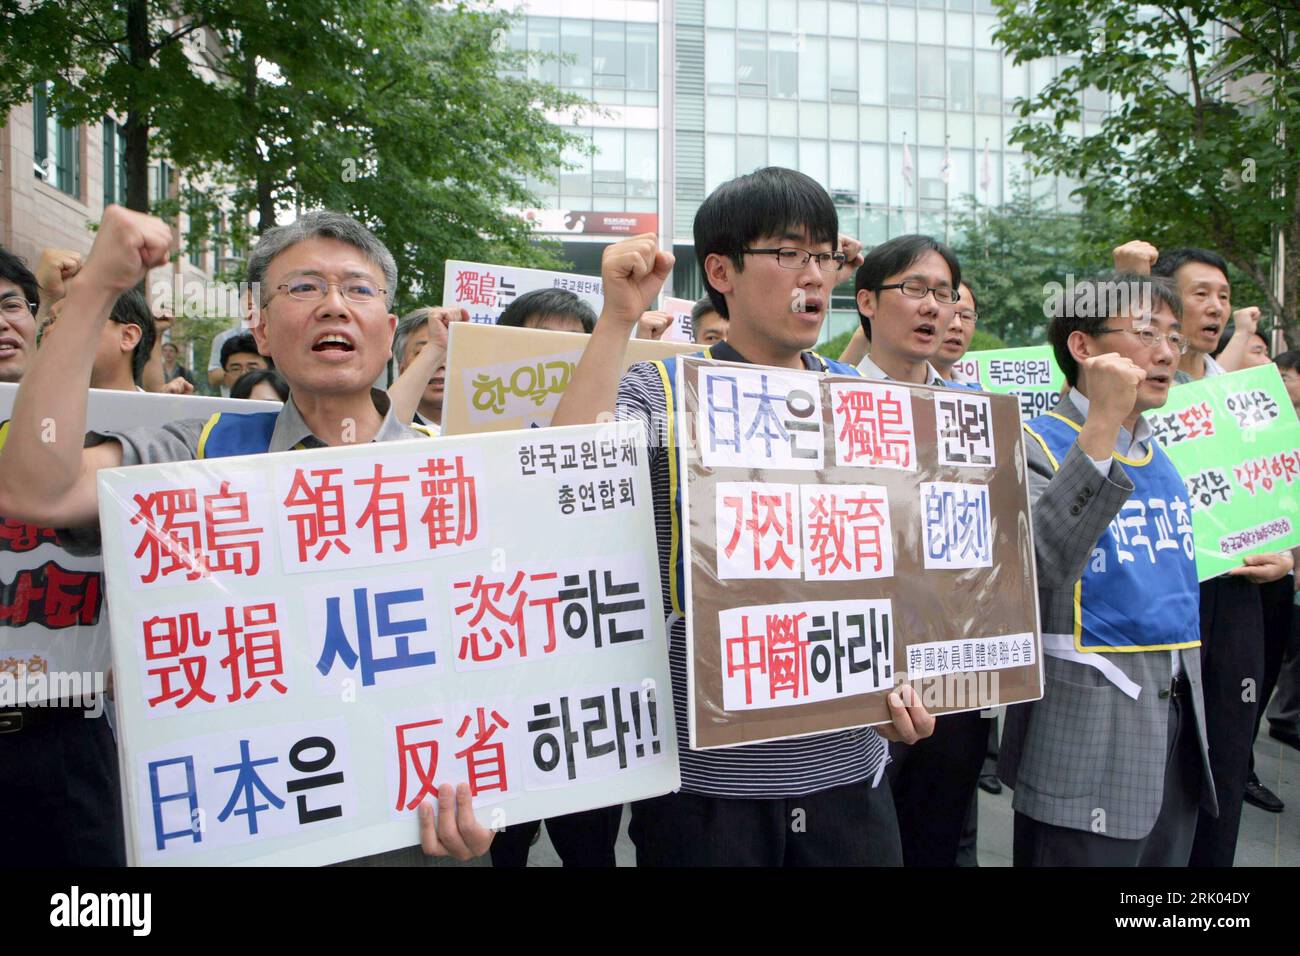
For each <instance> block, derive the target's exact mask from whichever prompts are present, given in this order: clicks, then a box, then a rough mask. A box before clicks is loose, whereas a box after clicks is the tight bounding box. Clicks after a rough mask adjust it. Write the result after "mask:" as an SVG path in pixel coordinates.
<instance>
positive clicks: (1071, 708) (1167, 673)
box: [998, 396, 1218, 840]
mask: <svg viewBox="0 0 1300 956" xmlns="http://www.w3.org/2000/svg"><path fill="white" fill-rule="evenodd" d="M1056 411H1057V413H1058V414H1060V415H1062V416H1064V417H1066V418H1069V419H1070V420H1071V421H1074V422H1076V423H1078V424H1083V420H1084V419H1083V414H1082V413H1081V412H1080V411H1079V409H1078V407H1077V406H1075V405H1074V403H1073V402H1071V401H1070V399H1069V397H1068V396H1067V397H1066V398H1064V399H1063V400H1062V401H1061V403H1060V405H1059V406H1058V407H1057V409H1056ZM1025 448H1026V451H1027V453H1028V454H1027V466H1028V471H1029V490H1030V501H1031V505H1032V512H1033V523H1034V550H1035V560H1036V562H1037V566H1038V600H1039V614H1040V619H1041V622H1042V629H1043V633H1044V634H1049V633H1054V634H1069V633H1071V632H1072V631H1073V629H1074V584H1075V582H1076V581H1078V580H1079V578H1080V577H1081V576H1082V575H1083V572H1084V570H1085V568H1086V567H1087V563H1088V560H1089V558H1090V557H1091V555H1092V551H1093V548H1094V546H1095V545H1096V543H1097V540H1098V539H1099V538H1100V537H1101V535H1102V533H1103V532H1104V531H1105V530H1106V527H1107V525H1108V524H1109V523H1110V521H1111V519H1113V518H1114V517H1115V516H1116V515H1118V514H1119V511H1120V509H1121V508H1122V507H1123V505H1124V502H1125V501H1127V500H1128V497H1129V495H1130V494H1131V493H1132V491H1133V482H1132V481H1131V480H1130V479H1129V477H1128V475H1127V473H1126V472H1125V471H1124V467H1123V465H1122V464H1121V463H1120V462H1119V461H1118V460H1115V461H1112V462H1111V467H1110V473H1109V475H1107V476H1106V477H1105V478H1103V477H1102V476H1101V474H1100V473H1099V472H1098V470H1097V468H1096V466H1095V465H1093V463H1092V461H1091V460H1090V459H1089V458H1088V456H1087V455H1086V454H1085V453H1084V452H1083V450H1082V449H1081V448H1080V447H1079V446H1078V444H1077V443H1076V444H1075V445H1074V446H1073V447H1071V449H1070V451H1069V453H1068V454H1067V455H1066V456H1065V459H1064V460H1063V461H1061V462H1060V466H1061V467H1060V471H1059V472H1056V471H1055V470H1054V469H1053V468H1052V464H1051V462H1050V461H1049V460H1048V459H1047V457H1046V456H1045V455H1044V454H1043V449H1042V448H1041V447H1040V446H1039V445H1038V443H1037V442H1036V441H1034V440H1033V439H1032V438H1026V441H1025ZM1198 627H1199V622H1198ZM1170 653H1171V652H1169V651H1150V652H1138V653H1125V654H1107V655H1106V657H1107V659H1108V660H1109V661H1110V662H1111V663H1113V664H1114V665H1115V666H1116V667H1118V668H1119V669H1120V670H1121V671H1123V673H1124V674H1125V675H1126V676H1127V677H1128V678H1129V679H1130V680H1132V681H1133V682H1134V683H1136V684H1139V685H1140V686H1141V688H1142V691H1141V693H1140V694H1139V695H1138V698H1137V700H1133V699H1132V698H1130V697H1129V696H1128V695H1126V694H1125V693H1124V692H1123V691H1121V690H1120V689H1119V688H1118V687H1116V686H1115V685H1114V684H1112V683H1111V682H1110V681H1109V680H1107V679H1106V677H1105V676H1104V675H1103V674H1102V673H1101V672H1100V671H1098V670H1097V669H1096V668H1094V667H1089V666H1087V665H1086V664H1080V663H1077V662H1075V661H1071V660H1063V659H1061V658H1058V657H1051V656H1048V655H1047V654H1044V655H1043V671H1044V677H1045V685H1044V688H1043V699H1042V700H1040V701H1036V702H1034V703H1030V704H1019V705H1015V706H1012V707H1009V708H1008V709H1007V717H1006V724H1005V727H1004V730H1003V734H1002V746H1001V751H1000V756H999V758H998V776H999V777H1001V778H1002V780H1003V781H1004V782H1005V783H1006V784H1007V785H1008V786H1010V787H1012V788H1013V789H1014V790H1015V799H1014V801H1013V806H1014V807H1015V809H1016V810H1017V811H1018V812H1020V813H1024V814H1026V815H1027V816H1029V817H1032V818H1033V819H1035V820H1038V821H1041V822H1043V823H1050V824H1053V825H1055V826H1060V827H1068V828H1070V829H1074V830H1089V831H1092V832H1097V833H1101V834H1104V835H1105V836H1110V837H1115V838H1118V839H1126V840H1133V839H1140V838H1142V837H1145V836H1146V835H1147V834H1148V833H1150V832H1151V829H1152V827H1154V826H1155V822H1156V817H1157V816H1158V815H1159V813H1160V804H1161V802H1162V799H1163V794H1164V777H1165V757H1166V753H1167V750H1168V726H1169V707H1170V701H1169V699H1168V691H1169V685H1170V678H1171V674H1172V663H1171V658H1170ZM1177 653H1178V654H1179V655H1180V657H1181V660H1182V666H1183V672H1184V673H1185V674H1186V675H1187V678H1188V682H1189V683H1190V685H1191V699H1192V706H1193V710H1194V712H1195V716H1196V733H1197V737H1198V740H1199V742H1200V750H1201V766H1202V779H1201V793H1200V800H1201V805H1202V806H1203V807H1205V808H1206V809H1207V810H1208V811H1209V812H1211V813H1216V814H1217V812H1218V806H1217V803H1216V801H1215V795H1214V784H1213V781H1212V778H1211V776H1210V761H1209V751H1208V749H1207V747H1206V736H1205V702H1204V697H1203V694H1202V690H1201V656H1200V649H1199V648H1195V647H1193V648H1188V649H1185V650H1181V651H1178V652H1177ZM1162 693H1163V694H1164V696H1161V695H1162ZM1098 811H1100V813H1099V812H1098Z"/></svg>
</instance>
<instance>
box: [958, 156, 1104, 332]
mask: <svg viewBox="0 0 1300 956" xmlns="http://www.w3.org/2000/svg"><path fill="white" fill-rule="evenodd" d="M1080 226H1081V217H1080V216H1078V215H1061V214H1057V213H1055V212H1053V211H1052V210H1050V209H1049V208H1048V206H1047V201H1046V200H1045V199H1043V198H1041V197H1037V196H1035V195H1034V194H1033V192H1032V191H1031V189H1030V187H1029V185H1028V184H1027V183H1026V182H1024V181H1019V182H1017V183H1015V184H1014V186H1013V192H1012V196H1011V199H1009V200H1008V201H1007V202H1005V203H1003V204H1002V205H1000V206H996V207H989V206H984V205H982V204H979V203H977V202H976V201H975V200H974V198H973V197H970V196H968V197H966V198H965V200H964V201H963V202H962V203H961V204H960V205H959V206H958V207H957V211H956V212H955V213H954V216H953V228H954V234H955V236H956V237H957V238H956V239H955V240H954V242H953V244H952V246H953V251H954V252H955V253H956V254H957V257H958V258H959V259H960V260H961V274H962V278H963V279H965V280H966V281H967V282H969V283H970V286H971V288H972V289H974V290H975V297H976V299H977V300H978V302H979V316H980V321H979V330H980V331H982V332H986V333H988V334H989V335H990V336H991V337H993V338H995V339H997V340H1000V341H1001V342H1003V343H1005V344H1006V345H1007V346H1008V347H1011V346H1019V345H1040V344H1042V342H1043V341H1044V340H1045V335H1046V331H1047V318H1046V317H1045V315H1044V312H1043V305H1044V302H1045V300H1046V298H1047V295H1048V291H1047V288H1046V287H1047V285H1048V284H1049V283H1052V282H1064V281H1065V277H1066V276H1067V275H1068V274H1071V273H1073V274H1074V275H1076V276H1079V277H1082V276H1084V275H1088V274H1090V273H1093V272H1096V271H1097V270H1098V269H1100V268H1104V267H1106V266H1107V265H1108V262H1107V261H1106V258H1103V256H1104V253H1103V251H1102V250H1099V249H1096V248H1093V247H1090V246H1089V245H1088V244H1087V243H1086V242H1084V241H1082V240H1081V228H1080ZM972 347H974V343H972ZM981 347H982V348H989V347H993V346H981Z"/></svg>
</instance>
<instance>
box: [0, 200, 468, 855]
mask: <svg viewBox="0 0 1300 956" xmlns="http://www.w3.org/2000/svg"><path fill="white" fill-rule="evenodd" d="M171 238H172V237H171V229H170V227H169V226H168V225H167V224H166V223H165V222H163V221H162V220H160V219H156V218H154V217H153V216H148V215H145V214H143V213H139V212H133V211H130V210H127V209H124V208H122V207H121V206H109V207H108V208H107V209H105V210H104V218H103V221H102V222H101V224H100V228H99V232H98V234H97V235H96V237H95V243H94V246H93V247H92V248H91V250H90V255H89V257H88V258H87V260H86V263H85V265H84V266H83V267H82V269H81V271H80V272H79V273H78V274H77V276H76V277H75V278H74V279H73V280H72V281H71V283H70V285H69V289H68V294H67V297H66V299H65V300H64V305H63V311H62V317H61V318H60V320H59V322H58V324H57V325H56V326H55V327H54V328H52V329H51V330H50V331H49V332H48V333H47V334H46V337H45V341H44V342H43V343H42V345H41V348H40V350H39V351H37V353H36V355H35V357H34V358H33V360H32V363H31V365H30V367H29V368H28V371H27V373H26V375H25V376H24V378H23V382H22V385H21V386H20V388H19V391H18V394H17V396H16V398H15V399H14V406H13V412H12V416H11V419H10V423H9V436H8V441H7V442H6V444H5V446H4V449H3V450H2V451H0V514H3V515H5V516H6V517H10V518H16V519H18V520H22V521H27V522H30V523H32V524H36V525H40V526H43V527H52V528H94V527H96V525H97V523H98V518H99V500H98V488H97V481H96V475H97V473H98V471H99V470H100V469H101V468H117V467H120V466H123V465H136V464H151V463H158V462H172V461H191V460H195V459H202V458H219V457H225V456H231V455H246V454H253V453H258V452H278V451H288V450H290V449H295V448H323V447H326V446H338V445H344V444H356V443H358V442H372V441H395V440H400V439H404V438H416V437H419V436H420V435H422V434H425V433H423V432H420V431H417V430H415V429H412V428H411V427H410V426H408V425H404V424H402V423H401V422H400V421H398V420H397V417H396V416H395V415H394V414H393V412H392V409H391V408H390V403H389V399H388V396H387V395H386V394H385V393H384V392H382V391H380V390H378V389H372V388H371V383H373V382H374V381H375V379H376V378H377V377H378V375H379V372H380V370H381V369H382V368H383V367H384V364H385V363H386V362H387V361H388V358H389V355H390V354H391V345H392V339H393V330H394V328H395V327H396V325H397V316H395V315H393V314H392V313H391V312H390V311H389V308H390V303H391V302H392V300H393V295H394V293H395V290H396V286H397V267H396V265H395V264H394V262H393V257H392V255H391V254H390V253H389V252H388V250H387V249H386V248H384V245H383V243H381V242H380V241H379V240H378V239H377V238H376V237H375V236H374V235H373V234H372V233H371V232H370V230H368V229H366V228H365V227H364V226H363V225H361V224H360V223H359V222H357V221H356V220H355V219H352V218H351V217H349V216H345V215H342V214H341V213H336V212H326V211H322V212H312V213H307V214H306V215H304V216H302V217H300V218H299V219H298V221H297V222H294V223H291V224H289V225H285V226H277V227H275V228H273V229H269V230H267V232H265V233H264V234H263V235H262V237H261V239H260V240H259V242H258V244H257V246H256V248H255V249H254V251H253V255H252V256H251V257H250V259H249V279H250V281H251V282H252V283H254V288H257V289H259V290H260V302H259V303H258V305H259V308H258V309H257V312H256V315H255V317H254V322H253V325H252V333H253V336H254V338H255V339H256V342H257V348H258V351H260V352H261V353H262V354H263V355H266V356H269V357H271V358H272V359H273V360H274V361H275V365H276V367H277V368H278V369H279V370H280V372H281V373H282V374H283V375H284V377H285V379H286V380H287V381H288V382H289V385H290V387H291V389H292V391H291V394H290V397H289V401H287V402H285V403H284V407H283V409H281V410H280V411H279V412H263V413H255V414H250V415H242V414H231V413H224V414H219V415H214V416H212V417H211V418H210V419H207V420H206V421H205V420H203V419H187V420H181V421H175V422H171V423H170V424H168V425H165V426H163V427H161V428H125V429H122V430H121V431H105V432H101V433H91V434H89V435H87V434H86V403H87V400H88V394H89V386H90V376H91V370H92V367H93V364H94V353H93V350H88V349H87V348H86V343H87V342H97V341H99V338H100V334H101V331H102V329H103V328H104V324H105V323H106V322H108V321H109V313H110V312H111V310H112V308H113V303H114V302H115V301H116V300H117V298H118V296H120V295H121V294H122V293H123V292H125V291H126V290H128V289H130V288H132V287H134V286H135V285H137V284H138V283H139V282H140V281H141V280H142V279H143V278H144V277H145V274H146V273H147V271H148V269H150V268H152V267H154V266H159V265H162V264H163V263H165V262H166V261H167V255H168V252H169V250H170V247H171ZM51 423H52V424H51ZM51 435H54V436H57V437H56V438H55V440H52V441H50V440H47V439H48V438H49V436H51ZM83 435H85V436H86V439H85V443H84V447H83V442H82V436H83ZM437 806H438V812H437V814H436V820H435V814H434V809H433V807H432V806H431V805H430V804H427V803H426V804H425V805H424V806H422V807H421V808H420V817H419V826H420V837H421V842H422V844H423V847H424V850H425V852H426V853H429V854H431V855H435V856H446V855H451V856H455V857H457V858H459V859H463V860H468V859H471V858H473V857H476V856H481V855H482V854H483V853H485V852H486V851H487V848H488V845H489V844H490V843H491V842H492V833H491V832H490V831H489V830H487V829H485V828H484V827H482V826H480V825H479V824H478V822H477V821H476V820H475V819H474V812H473V809H472V807H471V803H470V792H469V788H468V787H467V786H465V785H463V784H462V785H461V786H460V787H458V788H456V790H454V791H453V789H452V787H451V786H450V785H444V786H443V787H442V788H441V789H440V790H439V793H438V800H437ZM413 835H414V834H413Z"/></svg>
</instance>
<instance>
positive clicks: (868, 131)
mask: <svg viewBox="0 0 1300 956" xmlns="http://www.w3.org/2000/svg"><path fill="white" fill-rule="evenodd" d="M858 130H859V133H858V139H865V140H873V141H874V142H877V143H883V142H884V141H885V140H887V139H888V138H889V135H888V133H889V111H888V110H886V109H885V108H884V107H883V106H862V107H859V108H858Z"/></svg>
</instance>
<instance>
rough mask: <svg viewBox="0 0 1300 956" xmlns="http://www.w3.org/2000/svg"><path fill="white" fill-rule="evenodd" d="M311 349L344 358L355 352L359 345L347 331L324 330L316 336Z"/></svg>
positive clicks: (329, 355) (322, 353)
mask: <svg viewBox="0 0 1300 956" xmlns="http://www.w3.org/2000/svg"><path fill="white" fill-rule="evenodd" d="M311 350H312V351H313V352H315V353H317V354H318V355H324V356H328V357H338V358H342V357H345V356H347V355H350V354H351V353H353V352H355V351H356V350H357V346H356V343H355V342H354V341H353V340H352V336H350V335H348V334H347V333H346V332H322V333H321V334H320V335H318V336H316V341H315V342H313V343H312V346H311Z"/></svg>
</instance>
